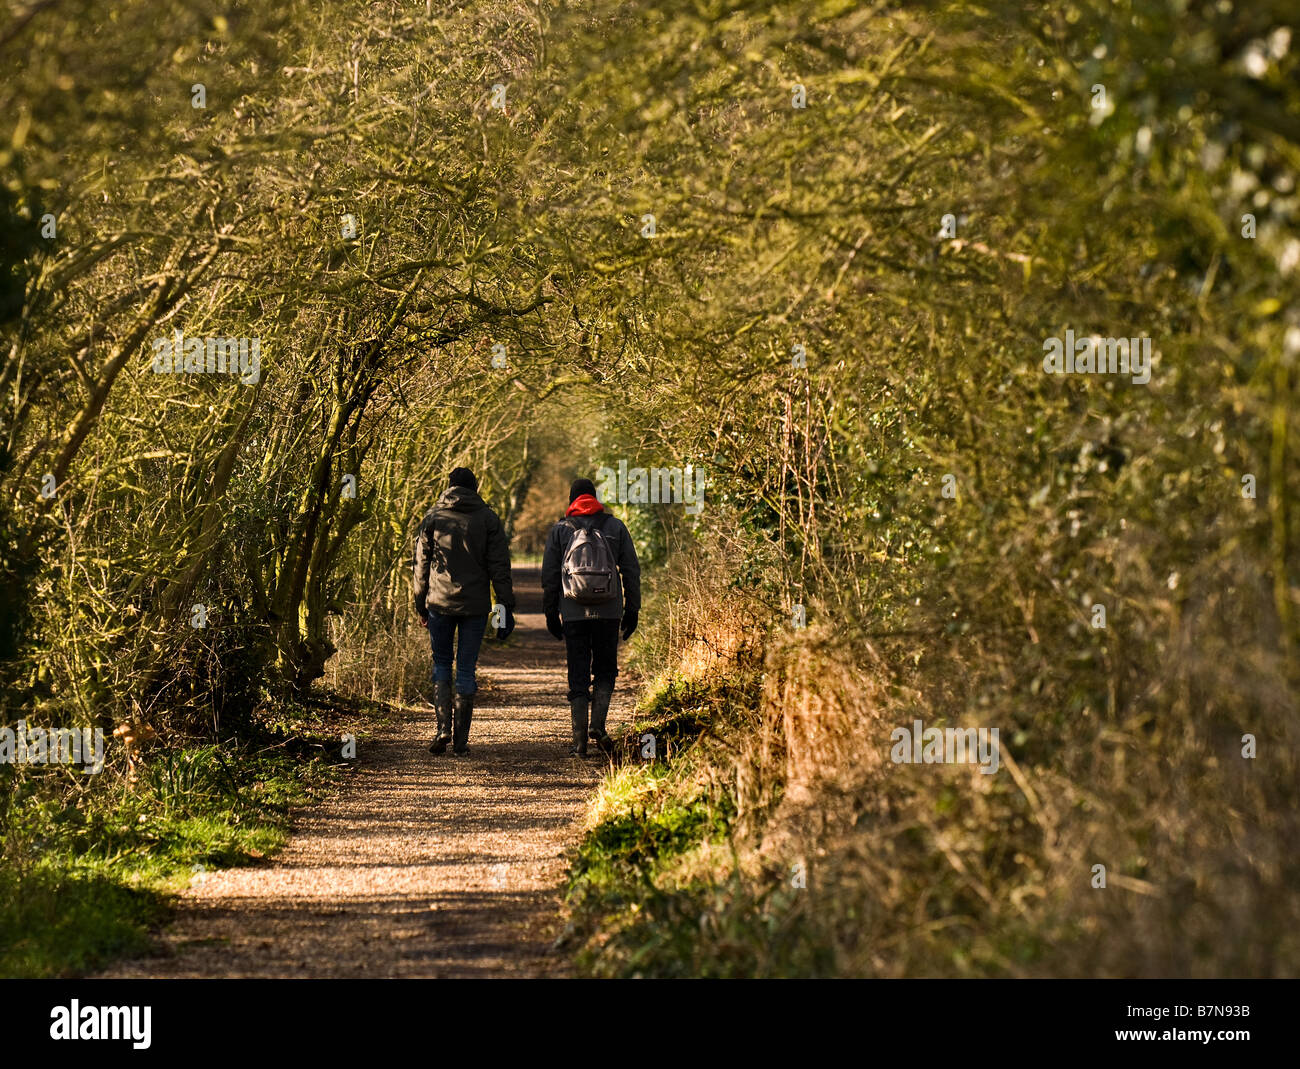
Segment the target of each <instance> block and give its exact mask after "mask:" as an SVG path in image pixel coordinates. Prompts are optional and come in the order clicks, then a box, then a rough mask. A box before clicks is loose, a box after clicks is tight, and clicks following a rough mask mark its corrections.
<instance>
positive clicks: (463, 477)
mask: <svg viewBox="0 0 1300 1069" xmlns="http://www.w3.org/2000/svg"><path fill="white" fill-rule="evenodd" d="M447 481H448V482H449V483H450V484H451V485H452V486H463V487H465V488H466V489H469V490H475V491H477V490H478V480H477V479H476V478H474V473H473V472H472V471H470V470H469V468H454V469H452V473H451V478H450V479H448V480H447Z"/></svg>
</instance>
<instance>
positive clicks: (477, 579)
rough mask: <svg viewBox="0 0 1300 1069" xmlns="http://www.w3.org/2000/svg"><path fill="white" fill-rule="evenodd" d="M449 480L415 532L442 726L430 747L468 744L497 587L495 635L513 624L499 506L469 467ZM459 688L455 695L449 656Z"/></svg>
mask: <svg viewBox="0 0 1300 1069" xmlns="http://www.w3.org/2000/svg"><path fill="white" fill-rule="evenodd" d="M449 483H450V485H449V486H448V487H447V490H446V492H445V493H444V494H443V495H442V497H440V498H439V499H438V503H437V504H436V505H434V506H433V508H431V509H430V510H429V511H428V512H427V513H426V514H425V517H424V521H423V522H422V523H421V524H420V531H419V533H418V534H417V535H416V539H415V611H416V612H417V613H418V614H419V616H420V619H422V620H423V621H424V624H425V626H426V627H427V628H428V629H429V641H430V644H431V645H432V647H433V696H434V697H433V707H434V713H435V715H436V717H437V720H438V734H437V736H436V737H435V738H434V740H433V742H432V743H431V744H430V746H429V752H430V753H435V754H441V753H446V752H447V743H449V742H452V743H453V749H454V752H455V753H458V754H463V753H468V752H469V727H470V722H471V721H472V720H473V718H474V694H475V692H476V691H477V690H478V682H477V680H476V679H475V675H474V669H475V667H476V666H477V664H478V654H479V648H480V647H481V646H482V644H483V636H484V634H485V633H486V632H487V624H488V614H489V613H490V612H491V611H492V590H493V589H495V590H496V596H497V601H499V602H500V603H501V605H503V606H504V607H505V620H504V622H503V626H502V627H499V628H497V638H499V639H505V638H506V637H507V636H508V635H509V634H510V632H511V631H513V630H514V629H515V614H514V608H515V594H514V588H513V587H512V586H511V583H510V544H509V541H508V540H507V538H506V532H505V528H504V527H502V525H501V520H500V518H499V517H498V516H497V514H496V513H495V512H493V511H492V510H491V509H490V508H488V507H487V505H485V504H484V503H483V499H482V498H481V497H479V496H478V479H477V478H475V476H474V473H473V472H472V471H470V470H469V469H468V468H457V469H456V470H455V471H453V472H452V473H451V477H450V479H449ZM453 649H454V654H455V656H454V659H455V667H456V673H455V675H456V695H455V699H454V700H453V698H452V661H453Z"/></svg>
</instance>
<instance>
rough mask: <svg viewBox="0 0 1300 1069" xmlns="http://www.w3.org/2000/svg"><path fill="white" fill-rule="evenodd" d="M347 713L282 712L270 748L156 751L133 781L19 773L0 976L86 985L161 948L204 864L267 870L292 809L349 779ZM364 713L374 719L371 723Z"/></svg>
mask: <svg viewBox="0 0 1300 1069" xmlns="http://www.w3.org/2000/svg"><path fill="white" fill-rule="evenodd" d="M350 713H351V714H353V722H352V726H350V727H346V728H343V727H341V725H340V723H339V721H338V710H337V709H334V710H332V711H329V712H325V713H322V712H321V711H320V710H319V709H316V710H311V709H306V708H288V709H283V708H282V709H281V710H279V711H278V712H277V713H275V714H274V715H266V716H264V717H263V718H261V719H260V720H259V722H258V724H257V728H256V734H257V741H255V742H249V741H243V742H225V743H221V744H213V743H208V744H195V745H188V746H183V747H179V748H175V749H169V750H164V751H159V752H154V753H152V754H147V755H146V756H145V758H144V760H143V761H142V763H141V766H140V768H139V770H138V774H137V775H136V777H135V778H134V779H130V778H128V776H127V775H126V770H125V769H124V768H120V767H116V766H113V765H112V764H110V766H109V767H107V768H106V769H105V771H104V772H103V773H101V774H100V775H98V776H93V777H87V776H82V775H79V774H77V773H72V772H69V771H67V770H64V769H57V768H55V769H39V770H37V769H22V770H15V769H14V768H13V766H6V770H5V775H6V777H7V778H8V780H9V782H8V783H7V784H4V785H3V786H4V787H6V788H7V790H5V796H6V797H5V802H4V805H3V810H2V811H0V932H4V934H5V938H4V940H3V942H0V976H4V977H56V976H77V975H82V974H84V973H86V972H90V971H93V970H95V969H98V968H101V967H103V966H104V965H105V964H107V963H108V962H110V961H112V960H113V959H114V958H119V957H123V956H129V955H135V954H140V953H144V952H146V951H147V950H148V949H149V946H150V939H149V929H150V928H151V927H152V926H154V925H156V924H158V923H160V922H162V921H163V920H165V919H166V917H167V915H168V912H169V909H170V907H171V905H172V903H173V901H174V896H175V894H176V892H178V891H179V890H181V889H183V888H184V887H185V886H186V885H187V884H188V883H189V882H190V880H191V879H192V878H193V876H194V875H195V874H196V873H198V872H201V871H203V870H205V869H215V868H226V867H232V866H237V865H244V864H250V863H257V862H258V861H260V860H262V859H263V858H265V857H267V856H269V855H270V854H272V853H273V852H274V851H276V850H277V849H279V848H280V847H281V846H282V845H283V844H284V842H285V840H286V839H287V837H288V832H289V827H290V822H291V816H292V811H293V808H294V807H295V806H298V805H302V804H304V803H307V802H309V801H311V800H312V799H313V798H315V797H318V796H319V795H320V793H321V792H322V791H324V790H325V789H327V788H328V786H329V785H330V784H331V783H332V782H333V781H334V780H335V779H336V778H337V776H338V774H339V773H340V771H341V769H342V768H343V767H344V765H345V764H346V762H345V761H344V760H343V759H342V757H341V753H340V750H341V746H340V743H339V741H338V740H339V736H340V731H341V730H349V731H352V732H353V733H354V734H360V731H359V729H358V727H357V720H356V719H355V713H356V710H355V709H354V710H350ZM364 719H365V718H362V720H364Z"/></svg>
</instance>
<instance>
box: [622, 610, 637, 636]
mask: <svg viewBox="0 0 1300 1069" xmlns="http://www.w3.org/2000/svg"><path fill="white" fill-rule="evenodd" d="M640 614H641V613H640V610H639V609H628V610H627V612H625V613H624V614H623V641H624V642H626V641H627V640H628V639H630V638H631V637H632V632H633V631H635V630H636V621H637V617H638V616H640Z"/></svg>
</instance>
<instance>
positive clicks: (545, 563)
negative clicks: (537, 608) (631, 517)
mask: <svg viewBox="0 0 1300 1069" xmlns="http://www.w3.org/2000/svg"><path fill="white" fill-rule="evenodd" d="M574 521H576V522H577V523H579V524H581V525H582V526H587V527H590V526H593V525H595V526H597V527H598V528H599V530H600V533H601V534H603V535H604V536H605V538H606V539H607V540H608V542H609V548H610V549H611V550H613V552H614V560H615V562H616V563H617V564H618V572H617V573H616V574H615V579H616V580H620V581H618V582H616V583H615V588H616V589H615V595H616V596H615V597H614V598H612V599H610V600H609V601H607V602H605V604H603V605H579V604H578V603H577V602H576V601H573V600H571V599H569V598H566V597H563V596H562V587H561V574H560V573H561V570H562V569H563V567H564V554H565V553H567V552H568V549H569V543H570V542H572V541H573V527H572V526H571V524H572V523H573V522H574ZM620 577H621V579H620ZM542 609H543V611H545V612H546V613H548V614H549V613H552V612H555V611H557V610H558V611H559V613H560V619H561V620H587V619H601V620H621V619H622V618H623V614H624V613H625V612H640V611H641V565H640V564H638V563H637V559H636V547H635V546H633V545H632V535H631V534H630V533H629V532H628V529H627V527H626V526H625V525H624V524H623V521H622V520H620V519H619V518H618V517H617V516H615V515H614V514H613V513H611V512H608V511H602V512H598V513H596V514H595V515H593V516H569V517H566V518H565V519H562V520H560V521H559V522H558V523H557V524H556V525H555V526H554V527H552V528H551V533H550V534H549V535H548V536H547V538H546V551H545V553H543V555H542Z"/></svg>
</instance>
